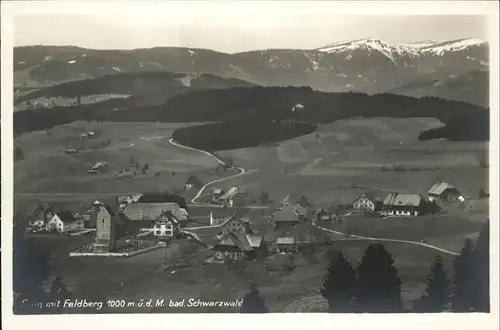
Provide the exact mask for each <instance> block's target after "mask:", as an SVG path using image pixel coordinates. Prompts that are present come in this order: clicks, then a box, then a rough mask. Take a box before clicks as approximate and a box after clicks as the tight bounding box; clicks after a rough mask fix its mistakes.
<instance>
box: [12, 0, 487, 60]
mask: <svg viewBox="0 0 500 330" xmlns="http://www.w3.org/2000/svg"><path fill="white" fill-rule="evenodd" d="M144 8H145V7H144V6H143V7H141V10H142V11H133V10H132V11H131V10H129V11H127V12H114V13H106V12H105V13H104V14H100V16H96V15H91V14H87V13H85V14H79V15H75V14H74V12H75V10H73V11H72V12H71V11H70V12H69V14H62V15H54V14H48V15H36V16H35V15H20V16H16V17H15V19H14V44H15V45H16V46H25V45H73V46H80V47H84V48H94V49H133V48H150V47H169V46H179V47H190V48H206V49H212V50H216V51H221V52H226V53H235V52H240V51H247V50H258V49H269V48H300V49H311V48H318V47H321V46H324V45H327V44H330V43H333V42H337V41H344V40H352V39H362V38H368V37H377V38H380V39H382V40H384V41H387V42H389V43H392V44H399V43H408V42H416V41H422V40H449V39H459V38H478V39H483V40H485V41H488V26H487V18H486V16H468V15H448V16H443V15H439V16H438V15H413V16H405V15H385V16H381V15H376V16H374V15H371V16H366V15H352V14H350V15H349V14H345V13H343V14H336V13H332V12H328V11H323V12H321V11H320V10H315V11H314V10H309V11H304V10H298V9H299V8H298V7H297V8H296V10H294V8H293V6H291V5H288V7H287V8H286V9H287V10H283V8H281V10H280V8H274V7H273V8H271V9H270V10H267V11H262V10H261V11H257V10H251V9H248V8H250V7H248V8H247V9H248V10H241V9H239V10H238V8H237V7H234V8H231V9H229V8H228V7H225V8H226V9H225V10H213V7H211V8H212V10H208V7H206V8H207V10H204V9H203V8H204V6H201V5H199V6H197V7H196V8H194V7H191V8H188V6H187V5H186V6H182V5H181V4H179V3H178V4H177V6H175V7H172V6H171V7H169V8H167V7H165V8H161V10H160V8H156V7H148V8H146V9H147V10H146V11H144ZM252 8H253V7H252ZM167 9H170V10H167ZM273 9H274V10H273ZM70 14H71V15H70Z"/></svg>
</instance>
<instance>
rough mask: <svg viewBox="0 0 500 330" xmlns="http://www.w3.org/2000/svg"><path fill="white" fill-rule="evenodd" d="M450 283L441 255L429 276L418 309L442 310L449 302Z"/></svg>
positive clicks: (435, 261)
mask: <svg viewBox="0 0 500 330" xmlns="http://www.w3.org/2000/svg"><path fill="white" fill-rule="evenodd" d="M450 284H451V283H450V280H449V279H448V277H447V275H446V272H445V270H444V268H443V261H442V259H441V257H436V259H435V260H434V263H433V265H432V267H431V273H430V274H429V276H428V277H427V290H426V292H425V293H424V295H423V296H422V297H421V298H420V299H419V301H418V302H417V304H418V305H417V306H416V309H417V310H419V311H421V312H427V313H430V312H435V313H436V312H442V311H443V310H444V309H446V308H447V306H448V304H449V298H450V291H451V290H450Z"/></svg>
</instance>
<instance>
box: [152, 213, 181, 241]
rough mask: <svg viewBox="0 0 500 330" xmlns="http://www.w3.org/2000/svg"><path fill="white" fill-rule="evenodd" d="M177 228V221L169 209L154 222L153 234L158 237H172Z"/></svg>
mask: <svg viewBox="0 0 500 330" xmlns="http://www.w3.org/2000/svg"><path fill="white" fill-rule="evenodd" d="M178 228H179V221H178V220H177V218H176V217H175V216H174V215H173V214H172V212H170V211H166V212H164V213H162V215H161V216H160V218H159V219H158V220H157V221H156V222H155V224H154V227H153V229H154V231H153V234H154V235H155V236H159V237H173V236H174V234H175V232H176V231H177V230H178Z"/></svg>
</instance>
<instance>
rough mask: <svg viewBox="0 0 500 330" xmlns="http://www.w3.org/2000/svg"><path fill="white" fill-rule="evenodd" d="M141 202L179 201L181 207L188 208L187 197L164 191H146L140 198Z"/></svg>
mask: <svg viewBox="0 0 500 330" xmlns="http://www.w3.org/2000/svg"><path fill="white" fill-rule="evenodd" d="M138 202H139V203H177V204H178V205H179V207H181V208H183V209H186V210H187V203H186V199H185V198H184V197H182V196H180V195H176V194H173V193H169V192H168V191H164V192H150V193H145V194H144V195H142V196H141V197H140V198H139V201H138Z"/></svg>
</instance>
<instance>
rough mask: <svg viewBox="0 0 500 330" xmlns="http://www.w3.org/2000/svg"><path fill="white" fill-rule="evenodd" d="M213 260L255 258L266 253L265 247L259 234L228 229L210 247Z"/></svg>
mask: <svg viewBox="0 0 500 330" xmlns="http://www.w3.org/2000/svg"><path fill="white" fill-rule="evenodd" d="M212 253H213V258H214V260H215V261H218V262H224V261H226V260H228V259H229V260H243V259H256V258H260V257H265V256H266V255H267V248H266V245H265V243H264V240H263V239H262V237H261V236H253V235H249V234H244V233H241V232H233V231H230V232H228V233H227V234H226V235H223V237H222V238H221V239H220V240H219V241H218V242H217V243H216V244H215V245H214V247H213V248H212Z"/></svg>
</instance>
